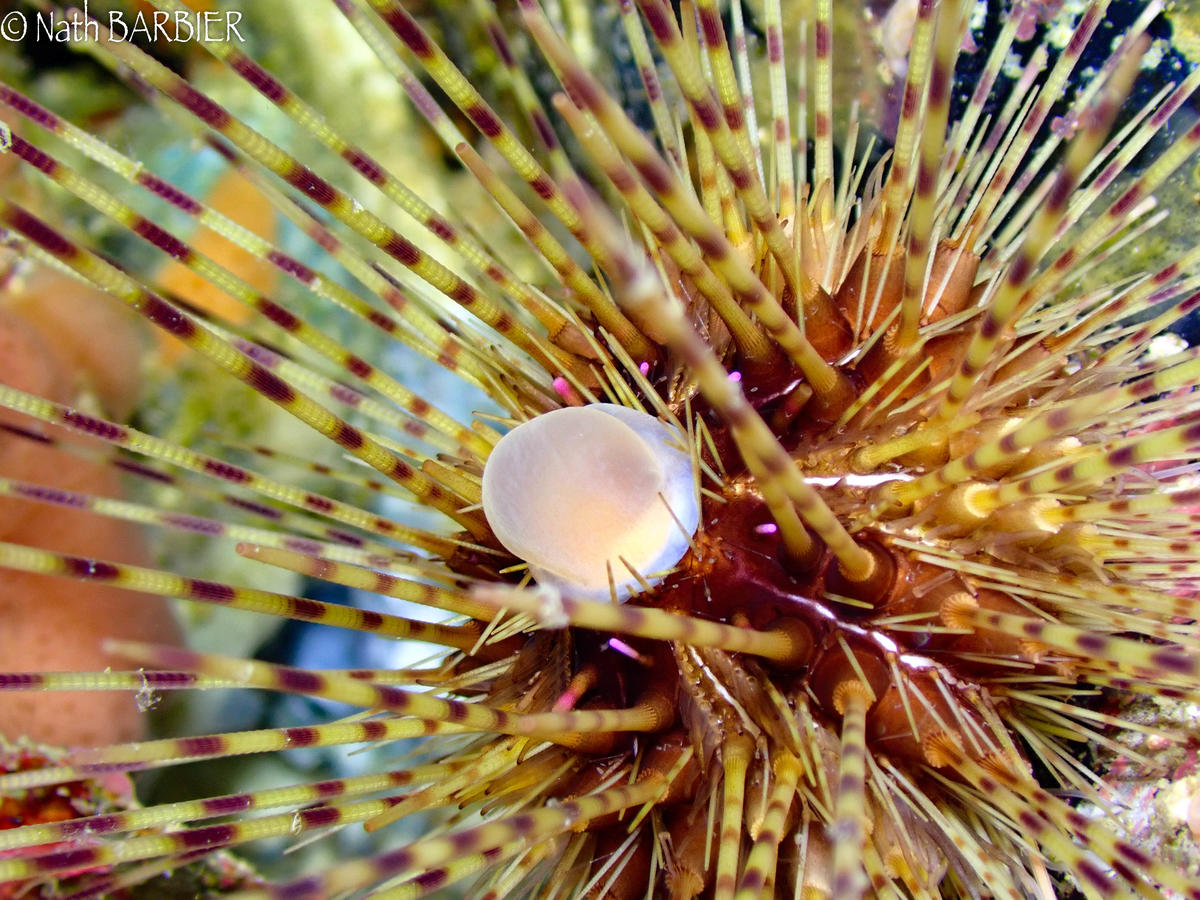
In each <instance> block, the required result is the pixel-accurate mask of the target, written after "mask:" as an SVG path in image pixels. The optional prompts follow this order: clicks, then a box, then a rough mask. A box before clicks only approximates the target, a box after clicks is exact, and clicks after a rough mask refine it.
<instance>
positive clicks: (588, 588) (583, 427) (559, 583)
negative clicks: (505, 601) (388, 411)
mask: <svg viewBox="0 0 1200 900" xmlns="http://www.w3.org/2000/svg"><path fill="white" fill-rule="evenodd" d="M483 511H484V515H485V516H487V520H488V524H489V525H491V527H492V531H493V532H495V534H496V537H497V538H498V539H499V541H500V543H501V544H503V545H504V547H505V548H506V549H507V550H508V551H509V552H510V553H512V554H513V555H514V556H517V557H518V558H520V559H522V560H524V561H525V562H526V563H528V565H529V570H530V572H531V574H532V575H533V577H534V578H535V579H537V581H538V582H539V583H540V584H549V585H553V586H555V587H557V588H559V589H560V590H562V591H563V592H564V593H567V594H570V595H571V596H576V597H587V598H593V599H602V598H603V599H607V598H608V597H609V596H610V588H609V570H610V569H611V572H612V581H613V585H614V587H615V590H616V596H617V599H619V600H624V599H626V598H627V597H629V596H630V595H632V594H634V593H636V592H637V591H638V590H639V589H640V586H639V584H638V581H637V579H636V578H635V577H634V576H633V574H632V573H631V572H630V571H629V568H628V567H627V566H626V565H625V563H624V562H622V561H621V560H622V559H624V560H626V561H628V563H629V565H630V566H632V567H633V568H634V569H635V570H636V571H637V572H638V573H639V574H640V575H641V576H642V577H643V578H644V579H645V580H646V581H647V582H649V583H650V584H655V583H657V582H658V581H660V580H662V578H663V577H664V576H665V574H666V573H667V572H669V571H670V569H671V568H672V567H673V566H674V565H675V564H676V563H677V562H679V560H680V559H682V558H683V555H684V554H685V553H686V552H687V549H688V539H689V537H690V536H691V535H692V534H693V533H694V532H695V530H696V528H697V526H698V525H699V523H700V506H699V502H698V499H697V496H696V489H695V479H694V476H693V473H692V460H691V456H690V454H689V453H688V452H687V451H686V450H685V449H684V438H683V435H681V434H680V433H679V432H678V431H676V430H675V429H674V428H672V427H670V426H669V425H666V424H664V423H663V422H660V421H659V420H658V419H656V418H654V417H653V416H651V415H647V414H646V413H643V412H638V411H637V410H633V409H628V408H626V407H624V406H617V405H616V404H612V403H595V404H592V405H590V406H580V407H568V408H565V409H557V410H554V411H553V412H549V413H546V414H544V415H541V416H538V417H537V418H535V419H531V420H530V421H528V422H525V423H524V424H522V425H520V426H518V427H517V428H514V429H513V430H512V431H510V432H509V433H508V434H507V435H505V436H504V437H503V438H502V439H501V441H500V442H499V443H498V444H497V445H496V447H495V448H494V449H493V450H492V453H491V455H490V456H489V457H488V460H487V464H486V465H485V466H484V470H483Z"/></svg>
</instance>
